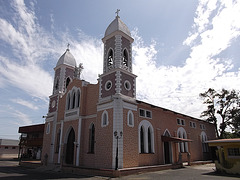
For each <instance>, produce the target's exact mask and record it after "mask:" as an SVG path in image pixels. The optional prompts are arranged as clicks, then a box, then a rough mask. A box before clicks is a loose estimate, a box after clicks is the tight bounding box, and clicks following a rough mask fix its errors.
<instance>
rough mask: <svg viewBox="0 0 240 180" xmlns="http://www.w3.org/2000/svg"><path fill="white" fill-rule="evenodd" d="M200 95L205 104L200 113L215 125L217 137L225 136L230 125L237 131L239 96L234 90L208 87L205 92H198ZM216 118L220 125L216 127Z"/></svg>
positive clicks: (239, 117)
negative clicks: (205, 106)
mask: <svg viewBox="0 0 240 180" xmlns="http://www.w3.org/2000/svg"><path fill="white" fill-rule="evenodd" d="M200 97H201V98H203V99H204V102H203V103H204V104H207V110H205V111H203V112H202V113H201V117H205V118H206V121H208V122H211V123H213V124H214V126H215V130H216V134H217V137H218V138H224V137H226V128H227V127H230V128H232V130H233V131H235V132H236V131H238V130H239V129H238V128H239V127H240V126H239V125H240V96H239V92H236V91H235V90H231V91H228V90H226V89H222V90H221V91H220V92H217V91H215V90H214V89H212V88H209V89H208V90H207V91H206V92H204V93H200ZM218 120H219V121H220V127H219V129H218V123H217V122H218Z"/></svg>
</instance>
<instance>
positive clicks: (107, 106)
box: [97, 102, 113, 112]
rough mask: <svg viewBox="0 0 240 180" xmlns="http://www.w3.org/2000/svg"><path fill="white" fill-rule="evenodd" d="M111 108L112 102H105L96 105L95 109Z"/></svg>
mask: <svg viewBox="0 0 240 180" xmlns="http://www.w3.org/2000/svg"><path fill="white" fill-rule="evenodd" d="M111 108H113V102H110V103H105V104H101V105H98V106H97V111H98V112H99V111H103V110H105V109H111Z"/></svg>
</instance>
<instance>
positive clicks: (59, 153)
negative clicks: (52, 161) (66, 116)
mask: <svg viewBox="0 0 240 180" xmlns="http://www.w3.org/2000/svg"><path fill="white" fill-rule="evenodd" d="M62 134H63V120H61V132H60V139H59V150H58V163H60V161H61V149H62V148H61V147H62Z"/></svg>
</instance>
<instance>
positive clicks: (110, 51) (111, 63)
mask: <svg viewBox="0 0 240 180" xmlns="http://www.w3.org/2000/svg"><path fill="white" fill-rule="evenodd" d="M111 65H113V50H112V49H110V50H109V51H108V59H107V66H111Z"/></svg>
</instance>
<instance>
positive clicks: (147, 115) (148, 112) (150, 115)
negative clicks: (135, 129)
mask: <svg viewBox="0 0 240 180" xmlns="http://www.w3.org/2000/svg"><path fill="white" fill-rule="evenodd" d="M146 117H148V118H152V112H151V111H148V110H146Z"/></svg>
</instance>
